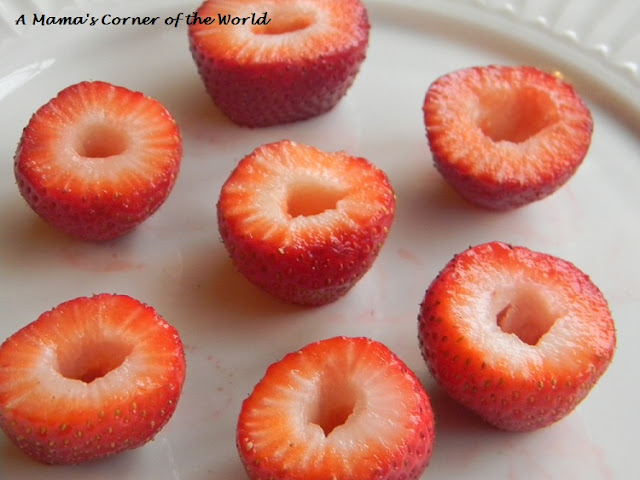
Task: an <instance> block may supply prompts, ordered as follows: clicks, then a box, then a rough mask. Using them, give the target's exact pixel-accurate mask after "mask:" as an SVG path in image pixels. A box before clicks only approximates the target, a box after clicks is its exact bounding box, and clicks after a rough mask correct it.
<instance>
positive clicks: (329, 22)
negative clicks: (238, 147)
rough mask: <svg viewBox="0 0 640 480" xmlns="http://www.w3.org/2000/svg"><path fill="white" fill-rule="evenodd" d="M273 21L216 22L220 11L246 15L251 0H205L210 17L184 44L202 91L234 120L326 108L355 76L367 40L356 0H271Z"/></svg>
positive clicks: (203, 10) (272, 118)
mask: <svg viewBox="0 0 640 480" xmlns="http://www.w3.org/2000/svg"><path fill="white" fill-rule="evenodd" d="M260 5H261V6H260V8H261V9H262V10H265V11H267V13H268V17H269V18H268V20H270V23H269V24H268V25H266V26H256V25H249V24H247V25H235V26H231V25H220V24H218V15H219V14H220V15H223V16H224V15H231V16H232V17H235V16H238V17H247V16H251V14H252V13H255V4H252V3H251V2H246V1H244V0H234V1H225V2H221V1H218V0H210V1H206V2H204V3H203V4H202V5H201V7H200V8H199V9H198V15H199V16H200V17H202V18H207V17H213V18H214V19H215V20H216V21H215V22H214V24H211V25H205V24H200V23H198V22H195V23H193V24H191V25H190V26H189V44H190V49H191V53H192V56H193V59H194V61H195V63H196V66H197V68H198V72H199V74H200V77H201V78H202V80H203V82H204V85H205V87H206V90H207V92H208V93H209V95H210V96H211V98H212V99H213V101H214V103H215V104H216V105H217V106H218V107H219V108H220V110H221V111H222V112H223V113H224V114H225V115H226V116H227V117H228V118H230V119H231V120H232V121H233V122H235V123H236V124H238V125H242V126H247V127H265V126H270V125H278V124H283V123H289V122H295V121H300V120H305V119H308V118H311V117H315V116H317V115H320V114H322V113H325V112H327V111H329V110H331V109H332V108H333V107H334V106H335V105H336V104H337V103H338V102H339V101H340V100H341V99H342V98H343V97H344V95H345V94H346V93H347V91H348V89H349V88H350V87H351V85H352V84H353V82H354V80H355V78H356V76H357V74H358V72H359V70H360V66H361V64H362V62H363V61H364V59H365V57H366V51H367V47H368V43H369V30H370V25H369V20H368V15H367V11H366V9H365V7H364V5H363V4H362V3H361V2H360V1H359V0H322V1H320V0H314V1H311V2H305V3H303V4H301V3H300V2H299V1H298V0H277V1H276V0H268V1H266V2H261V4H260Z"/></svg>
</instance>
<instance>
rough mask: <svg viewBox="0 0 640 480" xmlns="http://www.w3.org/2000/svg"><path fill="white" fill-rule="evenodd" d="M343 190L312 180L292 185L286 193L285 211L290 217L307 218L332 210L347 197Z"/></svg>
mask: <svg viewBox="0 0 640 480" xmlns="http://www.w3.org/2000/svg"><path fill="white" fill-rule="evenodd" d="M347 193H348V192H347V191H346V190H345V189H344V188H340V187H339V186H337V185H331V184H328V183H323V182H319V181H317V180H314V179H308V180H301V181H298V182H294V183H292V184H291V185H290V186H289V188H288V192H287V200H286V202H287V203H286V209H287V213H288V214H289V215H291V216H292V217H298V216H300V215H302V216H305V217H308V216H311V215H317V214H320V213H322V212H324V211H326V210H334V209H335V208H336V207H337V204H338V202H339V201H340V200H342V199H343V198H344V197H346V195H347Z"/></svg>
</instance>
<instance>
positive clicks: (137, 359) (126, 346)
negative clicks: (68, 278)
mask: <svg viewBox="0 0 640 480" xmlns="http://www.w3.org/2000/svg"><path fill="white" fill-rule="evenodd" d="M184 377H185V357H184V350H183V346H182V342H181V341H180V338H179V336H178V332H177V331H176V330H175V329H174V328H173V327H172V326H170V325H169V324H167V322H166V321H165V320H163V319H162V318H161V317H160V316H159V315H158V313H157V312H156V311H155V310H154V309H153V308H152V307H149V306H147V305H144V304H142V303H140V302H139V301H137V300H134V299H132V298H130V297H127V296H124V295H110V294H101V295H95V296H93V297H90V298H89V297H81V298H76V299H74V300H69V301H67V302H64V303H62V304H61V305H59V306H57V307H56V308H54V309H52V310H50V311H48V312H46V313H43V314H42V315H41V316H40V317H39V318H38V319H37V320H35V321H34V322H33V323H31V324H29V325H27V326H25V327H24V328H22V329H21V330H19V331H18V332H16V333H15V334H13V335H12V336H11V337H9V338H8V339H7V340H6V341H5V342H4V343H3V344H2V346H0V427H1V428H2V429H3V430H4V431H5V433H6V434H7V436H8V437H9V438H10V439H11V440H12V441H13V443H15V445H17V446H18V448H20V449H22V450H23V451H24V452H25V453H27V454H28V455H30V456H31V457H33V458H34V459H36V460H38V461H40V462H43V463H49V464H76V463H82V462H87V461H90V460H95V459H98V458H102V457H107V456H110V455H114V454H116V453H118V452H121V451H124V450H127V449H133V448H137V447H140V446H142V445H143V444H145V443H147V442H148V441H150V440H151V439H152V438H153V436H154V435H155V434H156V433H157V432H158V431H160V429H162V428H163V426H164V425H165V424H166V423H167V421H169V419H170V417H171V416H172V415H173V412H174V410H175V408H176V405H177V402H178V398H179V396H180V393H181V390H182V385H183V382H184Z"/></svg>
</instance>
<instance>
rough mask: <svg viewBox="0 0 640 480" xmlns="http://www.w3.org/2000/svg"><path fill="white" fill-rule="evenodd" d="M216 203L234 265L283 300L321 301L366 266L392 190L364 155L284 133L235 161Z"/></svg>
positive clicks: (390, 209)
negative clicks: (302, 141)
mask: <svg viewBox="0 0 640 480" xmlns="http://www.w3.org/2000/svg"><path fill="white" fill-rule="evenodd" d="M217 207H218V226H219V230H220V234H221V237H222V240H223V242H224V244H225V246H226V248H227V250H228V251H229V254H230V255H231V258H232V260H233V262H234V263H235V265H236V266H237V268H238V270H239V271H240V272H242V273H243V274H244V275H245V276H246V277H247V278H248V279H249V280H250V281H251V282H253V283H254V284H256V285H258V286H259V287H261V288H263V289H264V290H266V291H267V292H269V293H271V294H272V295H275V296H276V297H279V298H281V299H283V300H285V301H288V302H292V303H297V304H302V305H321V304H324V303H328V302H332V301H334V300H336V299H337V298H339V297H340V296H342V295H344V294H345V293H346V292H347V291H348V290H349V289H350V288H351V287H352V286H353V285H354V284H355V283H356V282H357V281H358V280H359V279H360V278H361V277H362V276H363V275H364V274H365V273H366V272H367V271H368V270H369V268H370V267H371V265H372V264H373V262H374V261H375V259H376V258H377V255H378V253H379V251H380V249H381V248H382V245H383V244H384V241H385V240H386V237H387V233H388V231H389V228H390V226H391V223H392V221H393V217H394V213H395V195H394V193H393V190H392V188H391V185H390V183H389V180H388V178H387V176H386V175H385V174H384V172H382V171H381V170H379V169H378V168H376V167H375V166H374V165H373V164H371V163H370V162H368V161H367V160H365V159H364V158H360V157H353V156H350V155H348V154H347V153H345V152H336V153H328V152H324V151H322V150H320V149H318V148H315V147H311V146H308V145H303V144H300V143H296V142H293V141H289V140H283V141H280V142H276V143H271V144H267V145H263V146H261V147H259V148H257V149H256V150H254V151H253V152H252V153H251V154H249V155H248V156H246V157H245V158H243V159H242V160H241V161H240V162H239V164H238V165H237V167H236V168H235V170H234V171H233V172H232V173H231V175H230V176H229V178H228V179H227V181H226V182H225V184H224V185H223V187H222V191H221V192H220V198H219V200H218V205H217Z"/></svg>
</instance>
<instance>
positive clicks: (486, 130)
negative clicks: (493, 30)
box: [423, 65, 593, 210]
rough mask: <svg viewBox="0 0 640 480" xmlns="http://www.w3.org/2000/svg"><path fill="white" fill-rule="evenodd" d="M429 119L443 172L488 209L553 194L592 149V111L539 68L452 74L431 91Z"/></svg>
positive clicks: (463, 193)
mask: <svg viewBox="0 0 640 480" xmlns="http://www.w3.org/2000/svg"><path fill="white" fill-rule="evenodd" d="M423 111H424V122H425V126H426V132H427V138H428V140H429V147H430V149H431V152H432V156H433V161H434V163H435V166H436V168H437V169H438V171H439V172H440V173H441V174H442V176H443V177H444V179H445V180H446V181H447V182H448V183H449V184H450V185H451V186H452V187H453V188H454V189H455V190H456V191H457V192H458V193H459V194H460V195H461V196H462V197H463V198H465V199H467V200H468V201H470V202H471V203H473V204H476V205H478V206H480V207H485V208H489V209H497V210H505V209H511V208H517V207H520V206H523V205H525V204H528V203H530V202H533V201H536V200H540V199H542V198H544V197H546V196H548V195H550V194H552V193H553V192H555V191H556V190H557V189H558V188H560V187H561V186H562V185H564V184H565V183H566V182H567V181H568V180H569V178H571V176H572V175H573V174H574V173H575V172H576V170H577V169H578V167H579V166H580V165H581V163H582V161H583V159H584V157H585V155H586V154H587V151H588V149H589V146H590V144H591V134H592V131H593V120H592V117H591V114H590V112H589V109H588V108H587V106H586V104H585V103H584V102H583V100H582V99H581V98H580V97H579V96H578V95H577V93H576V92H575V90H574V89H573V87H572V86H571V85H569V84H568V83H566V82H564V81H563V80H562V79H560V78H559V77H558V76H555V75H552V74H549V73H546V72H543V71H541V70H539V69H537V68H534V67H528V66H520V67H507V66H494V65H492V66H487V67H473V68H467V69H463V70H459V71H456V72H453V73H450V74H448V75H445V76H443V77H440V78H439V79H437V80H436V81H435V82H433V83H432V84H431V86H430V87H429V89H428V91H427V94H426V96H425V100H424V105H423Z"/></svg>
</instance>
